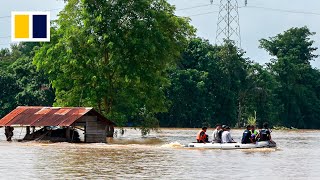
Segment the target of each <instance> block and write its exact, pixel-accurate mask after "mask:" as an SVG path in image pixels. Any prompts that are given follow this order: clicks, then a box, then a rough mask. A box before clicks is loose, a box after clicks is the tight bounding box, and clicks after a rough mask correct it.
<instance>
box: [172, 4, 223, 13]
mask: <svg viewBox="0 0 320 180" xmlns="http://www.w3.org/2000/svg"><path fill="white" fill-rule="evenodd" d="M212 5H214V6H219V4H203V5H197V6H191V7H186V8H180V9H176V11H183V10H189V9H195V8H200V7H207V6H212Z"/></svg>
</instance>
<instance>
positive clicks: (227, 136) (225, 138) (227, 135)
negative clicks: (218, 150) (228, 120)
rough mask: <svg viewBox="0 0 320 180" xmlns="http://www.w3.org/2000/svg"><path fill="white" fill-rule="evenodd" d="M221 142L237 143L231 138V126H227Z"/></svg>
mask: <svg viewBox="0 0 320 180" xmlns="http://www.w3.org/2000/svg"><path fill="white" fill-rule="evenodd" d="M221 142H222V143H236V142H235V141H234V140H233V139H232V137H231V134H230V127H229V126H227V127H226V129H225V131H223V133H222V136H221Z"/></svg>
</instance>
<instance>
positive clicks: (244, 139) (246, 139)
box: [241, 125, 253, 144]
mask: <svg viewBox="0 0 320 180" xmlns="http://www.w3.org/2000/svg"><path fill="white" fill-rule="evenodd" d="M250 130H251V126H250V125H248V126H247V129H246V130H245V131H244V132H243V135H242V140H241V143H242V144H249V143H253V140H252V138H251V131H250Z"/></svg>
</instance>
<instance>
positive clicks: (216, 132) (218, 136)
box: [212, 124, 222, 143]
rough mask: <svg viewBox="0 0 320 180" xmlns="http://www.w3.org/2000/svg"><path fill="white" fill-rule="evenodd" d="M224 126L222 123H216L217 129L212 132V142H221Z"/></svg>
mask: <svg viewBox="0 0 320 180" xmlns="http://www.w3.org/2000/svg"><path fill="white" fill-rule="evenodd" d="M221 135H222V127H221V124H217V125H216V129H215V130H214V131H213V133H212V143H221Z"/></svg>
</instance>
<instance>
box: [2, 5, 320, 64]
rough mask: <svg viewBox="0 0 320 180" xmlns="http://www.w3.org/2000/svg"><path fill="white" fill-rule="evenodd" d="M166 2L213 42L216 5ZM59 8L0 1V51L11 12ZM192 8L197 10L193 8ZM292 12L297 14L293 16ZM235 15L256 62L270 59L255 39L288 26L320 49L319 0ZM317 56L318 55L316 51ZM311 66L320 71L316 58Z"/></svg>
mask: <svg viewBox="0 0 320 180" xmlns="http://www.w3.org/2000/svg"><path fill="white" fill-rule="evenodd" d="M244 1H245V0H238V4H239V6H243V5H244ZM169 2H170V3H171V4H174V5H175V6H176V8H177V12H176V13H177V15H181V16H189V17H190V18H191V19H192V21H191V23H192V25H193V26H194V27H196V28H197V30H198V31H197V35H198V36H200V37H202V38H205V39H209V40H210V42H212V43H215V36H216V28H217V25H216V24H217V23H216V22H217V19H218V12H217V11H218V10H219V6H217V5H208V6H202V5H206V4H210V0H169ZM219 3H220V0H214V2H213V4H219ZM63 6H64V3H63V1H62V0H0V48H3V47H9V44H10V43H11V39H10V37H8V36H10V29H11V26H10V17H9V16H10V15H11V11H36V10H37V11H43V10H52V9H54V10H52V11H51V19H55V18H56V15H57V13H58V10H56V9H62V8H63ZM195 6H201V7H198V8H193V7H195ZM189 7H190V8H189ZM258 7H260V8H258ZM186 8H187V9H186ZM188 8H189V9H188ZM179 9H180V10H179ZM183 9H184V10H183ZM275 9H277V10H275ZM295 11H296V12H299V13H294V12H295ZM211 12H212V13H211ZM312 13H314V14H312ZM199 14H203V15H199ZM239 14H240V26H241V27H240V28H241V40H242V41H241V44H242V48H243V49H244V50H245V51H246V52H247V54H246V56H248V57H250V58H251V59H252V60H254V61H256V62H259V63H261V64H263V63H265V62H268V61H269V59H270V57H269V55H268V54H267V53H266V52H265V51H264V50H262V49H259V48H258V46H259V42H258V40H259V39H261V38H268V37H271V36H275V35H276V34H278V33H282V32H283V31H285V30H287V29H289V28H291V27H302V26H307V27H309V28H310V29H311V31H313V32H316V33H317V35H315V36H314V37H313V40H315V41H316V43H315V46H316V47H320V23H319V20H320V1H319V0H248V7H243V8H240V9H239ZM317 53H318V54H320V51H318V52H317ZM312 64H313V65H314V66H315V67H317V68H319V69H320V58H318V59H317V60H316V61H315V62H313V63H312Z"/></svg>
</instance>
